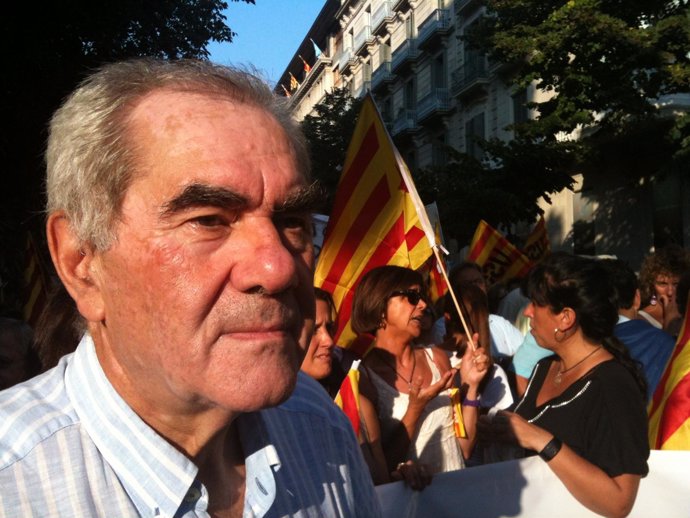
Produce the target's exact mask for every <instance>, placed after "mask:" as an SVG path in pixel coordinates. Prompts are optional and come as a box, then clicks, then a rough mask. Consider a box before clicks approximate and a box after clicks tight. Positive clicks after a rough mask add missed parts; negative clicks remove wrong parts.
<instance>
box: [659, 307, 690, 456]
mask: <svg viewBox="0 0 690 518" xmlns="http://www.w3.org/2000/svg"><path fill="white" fill-rule="evenodd" d="M649 447H650V448H652V449H654V450H690V306H688V307H687V308H686V310H685V317H684V319H683V326H682V327H681V329H680V333H679V334H678V341H677V342H676V347H675V349H674V350H673V354H671V358H670V359H669V361H668V364H667V365H666V370H665V371H664V374H663V376H662V377H661V380H660V381H659V385H658V386H657V388H656V390H655V391H654V396H653V397H652V401H651V402H650V403H649Z"/></svg>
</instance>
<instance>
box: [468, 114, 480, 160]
mask: <svg viewBox="0 0 690 518" xmlns="http://www.w3.org/2000/svg"><path fill="white" fill-rule="evenodd" d="M484 138H485V137H484V112H482V113H479V114H477V115H475V116H474V117H472V118H471V119H470V120H468V121H467V122H466V123H465V153H467V154H468V155H470V156H472V157H474V158H476V159H477V160H481V159H482V158H483V157H484V150H483V149H482V148H481V147H480V146H479V144H478V139H481V140H483V139H484Z"/></svg>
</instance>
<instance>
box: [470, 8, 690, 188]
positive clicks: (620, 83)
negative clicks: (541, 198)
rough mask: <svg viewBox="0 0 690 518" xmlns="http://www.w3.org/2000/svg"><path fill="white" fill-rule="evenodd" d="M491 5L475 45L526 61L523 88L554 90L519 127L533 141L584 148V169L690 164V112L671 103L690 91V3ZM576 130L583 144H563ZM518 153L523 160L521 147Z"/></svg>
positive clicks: (504, 59) (642, 172) (649, 171)
mask: <svg viewBox="0 0 690 518" xmlns="http://www.w3.org/2000/svg"><path fill="white" fill-rule="evenodd" d="M486 9H487V15H486V16H485V17H484V18H483V20H482V23H480V24H478V25H477V26H476V29H475V30H474V31H472V32H471V33H470V34H469V37H468V40H469V42H470V44H472V45H474V46H476V47H478V48H480V49H482V50H484V51H485V52H487V53H488V55H489V58H490V60H491V61H493V62H496V63H514V64H519V67H518V68H517V69H516V71H515V74H514V75H513V76H512V78H511V79H512V82H513V83H514V84H515V85H517V86H518V87H523V88H524V87H527V86H528V85H529V84H530V83H532V82H535V84H536V86H537V87H538V88H539V89H541V90H543V91H545V92H548V93H552V94H554V95H552V96H550V97H549V98H548V99H546V100H544V101H541V102H538V103H534V104H533V107H535V108H537V109H538V113H539V116H538V118H537V119H536V120H533V121H529V122H528V123H525V124H521V125H519V126H517V127H516V128H515V129H516V132H517V135H518V138H519V140H521V141H522V142H524V143H525V145H526V146H528V147H529V146H532V145H535V144H537V145H539V144H541V145H543V146H552V145H553V143H554V142H555V143H556V145H557V146H558V145H560V147H562V148H563V149H564V152H565V150H566V149H567V150H570V151H572V149H573V147H576V148H577V153H576V154H575V155H573V158H574V159H576V165H577V166H578V168H580V170H583V171H585V172H587V171H590V170H597V171H600V172H601V171H604V172H607V171H611V170H612V169H616V170H618V171H619V172H622V173H624V174H626V175H627V176H629V177H630V178H631V179H635V178H639V177H641V176H647V177H649V176H654V175H659V174H663V173H666V172H668V171H670V170H673V169H674V168H681V169H684V170H686V171H687V165H686V164H687V163H688V162H687V161H688V158H690V156H688V155H689V154H690V131H689V130H690V124H689V120H688V114H687V113H684V114H683V113H680V114H679V113H675V114H671V113H669V111H668V110H664V105H665V104H666V103H667V101H668V100H669V99H670V97H668V96H672V95H674V94H678V93H688V92H690V53H689V52H688V49H690V14H689V12H688V0H671V1H668V0H644V1H643V0H626V1H622V0H614V1H611V0H558V1H549V2H543V1H538V0H487V2H486ZM572 132H580V138H579V139H578V140H577V142H576V143H575V144H573V143H572V142H566V141H563V140H560V141H557V136H562V135H563V134H571V133H572ZM513 150H514V151H515V152H516V153H518V156H513V159H514V160H515V164H517V163H518V161H519V158H520V157H519V154H520V153H521V152H522V147H521V146H517V145H516V146H513ZM643 150H644V151H645V152H648V153H649V154H642V153H641V151H643ZM502 151H503V154H502V155H501V156H502V157H505V156H506V155H511V154H512V153H511V150H510V149H503V150H502ZM528 156H529V155H528Z"/></svg>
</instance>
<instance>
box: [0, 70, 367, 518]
mask: <svg viewBox="0 0 690 518" xmlns="http://www.w3.org/2000/svg"><path fill="white" fill-rule="evenodd" d="M307 164H308V158H307V152H306V147H305V144H304V141H303V138H302V136H301V134H300V132H299V131H298V129H297V128H296V126H295V124H294V123H293V122H292V120H291V119H290V116H289V114H288V113H287V112H286V111H285V110H284V108H282V105H281V104H279V103H278V102H277V100H276V99H275V98H274V96H273V95H272V94H271V92H270V90H269V89H268V88H267V87H266V86H265V84H264V83H262V82H261V81H260V80H258V79H256V78H254V77H252V76H250V75H248V74H246V73H243V72H239V71H236V70H232V69H228V68H224V67H217V66H214V65H211V64H209V63H204V62H196V61H181V62H163V61H154V60H137V61H131V62H124V63H119V64H114V65H110V66H106V67H104V68H103V69H101V70H99V71H98V72H96V73H95V74H94V75H92V76H91V77H90V78H88V79H87V80H86V81H85V82H84V83H83V84H82V85H81V86H80V87H79V89H77V90H76V91H75V93H74V94H73V95H72V96H71V97H70V98H69V99H68V100H67V101H66V102H65V104H64V105H63V106H62V107H61V108H60V109H59V110H58V111H57V112H56V114H55V116H54V117H53V120H52V122H51V126H50V137H49V142H48V151H47V166H48V178H47V186H48V221H47V235H48V242H49V246H50V252H51V256H52V258H53V262H54V264H55V267H56V270H57V272H58V274H59V275H60V278H61V279H62V282H63V283H64V285H65V287H66V288H67V290H68V291H69V293H70V295H71V296H72V298H73V299H74V300H75V302H76V305H77V307H78V309H79V312H80V314H81V315H82V316H83V317H84V319H85V321H86V328H87V332H86V334H85V335H84V337H83V338H82V340H81V342H80V343H79V345H78V347H77V349H76V351H75V352H74V354H72V355H69V356H67V357H65V358H63V359H62V360H61V361H60V363H59V364H58V366H57V367H56V368H55V369H53V370H51V371H49V372H47V373H46V374H44V375H42V376H41V377H38V378H34V379H33V380H31V381H29V382H27V383H24V384H21V385H18V386H17V387H15V388H13V389H9V390H7V391H5V392H3V393H1V396H0V487H1V488H2V494H1V496H0V516H23V517H26V516H107V517H111V516H112V517H115V516H117V517H135V516H151V517H154V516H169V517H173V516H175V517H178V516H189V517H191V516H241V515H244V516H288V515H289V516H293V515H296V516H370V515H377V514H378V513H379V508H378V502H377V500H376V496H375V493H374V491H373V486H372V482H371V479H370V477H369V474H368V471H367V469H366V467H365V465H364V463H363V461H362V458H361V455H360V452H359V448H358V446H357V443H356V440H355V438H354V434H353V433H352V430H351V428H349V423H348V422H347V420H346V419H345V418H344V416H343V415H342V413H341V412H340V411H339V410H338V409H337V408H336V407H334V405H333V404H332V402H330V401H329V399H328V397H327V395H326V394H325V393H324V392H323V390H322V389H321V388H320V387H319V386H318V385H317V384H316V383H315V382H313V381H311V380H309V379H308V377H307V376H304V375H300V377H299V379H298V378H297V373H298V370H299V366H300V362H301V359H302V355H303V351H304V349H305V347H306V345H307V343H308V340H309V335H310V333H311V330H312V328H313V322H314V294H313V291H312V277H311V271H312V263H313V250H312V243H311V226H310V211H309V208H310V203H311V202H312V201H313V197H314V195H313V192H312V190H310V188H309V183H308V181H307V176H308V167H307ZM296 380H297V382H296ZM295 387H296V388H295ZM293 389H294V394H293V396H292V397H291V398H290V399H289V400H288V401H287V403H285V404H284V405H282V406H280V407H278V408H275V407H276V405H278V404H280V403H281V402H283V401H285V400H286V399H287V398H288V396H290V394H291V393H292V392H293Z"/></svg>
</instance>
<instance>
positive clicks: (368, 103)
mask: <svg viewBox="0 0 690 518" xmlns="http://www.w3.org/2000/svg"><path fill="white" fill-rule="evenodd" d="M423 225H424V226H423ZM430 228H431V225H430V223H428V218H427V216H426V212H425V211H424V206H423V204H422V203H421V200H420V199H419V196H418V195H417V191H416V188H415V186H414V183H413V182H412V179H411V177H410V173H409V171H408V169H407V166H406V165H405V163H404V162H403V160H402V158H401V157H400V154H399V153H398V152H397V150H396V149H395V147H394V145H393V142H392V140H391V138H390V136H389V135H388V132H387V131H386V127H385V125H384V124H383V121H382V120H381V115H380V114H379V112H378V109H377V108H376V105H375V104H374V101H373V99H372V98H371V95H367V96H366V97H365V98H364V101H363V103H362V109H361V112H360V114H359V119H358V121H357V125H356V127H355V131H354V134H353V137H352V140H351V142H350V145H349V147H348V151H347V156H346V159H345V166H344V168H343V174H342V176H341V177H340V181H339V183H338V189H337V191H336V195H335V202H334V205H333V210H332V213H331V216H330V218H329V220H328V226H327V227H326V232H325V237H324V244H323V248H322V249H321V252H320V254H319V260H318V263H317V265H316V272H315V274H314V285H315V286H317V287H320V288H323V289H325V290H326V291H328V292H329V293H331V294H332V295H333V299H334V301H335V304H336V307H337V309H338V314H339V326H338V330H337V332H336V336H335V339H336V343H338V344H339V345H341V346H343V347H349V346H350V345H351V343H352V342H353V340H354V338H355V333H354V332H353V331H352V328H351V326H350V314H351V311H352V299H353V296H354V288H355V286H356V285H357V284H358V283H359V280H360V279H361V278H362V276H363V275H364V274H365V273H366V272H368V271H369V270H371V269H372V268H374V267H377V266H382V265H386V264H393V265H398V266H404V267H409V268H412V269H413V270H417V269H418V268H420V267H421V266H423V265H424V263H425V262H426V260H427V259H428V258H429V256H430V255H431V253H432V249H431V246H433V243H434V235H433V229H432V230H430V231H429V230H426V231H425V229H430ZM355 352H360V353H361V352H363V351H355Z"/></svg>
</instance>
